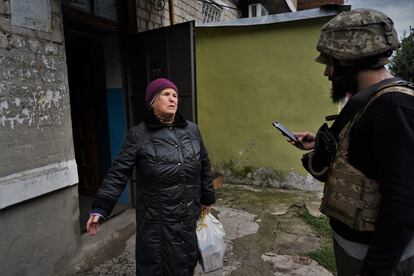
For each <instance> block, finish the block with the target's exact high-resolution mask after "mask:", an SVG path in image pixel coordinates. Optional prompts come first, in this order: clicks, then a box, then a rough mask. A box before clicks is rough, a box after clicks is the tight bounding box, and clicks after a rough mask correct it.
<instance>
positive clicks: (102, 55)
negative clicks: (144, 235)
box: [63, 8, 130, 232]
mask: <svg viewBox="0 0 414 276" xmlns="http://www.w3.org/2000/svg"><path fill="white" fill-rule="evenodd" d="M63 11H64V28H65V47H66V61H67V68H68V82H69V90H70V101H71V103H70V105H71V116H72V132H73V140H74V148H75V158H76V163H77V166H78V175H79V183H78V192H79V213H80V229H81V231H82V232H84V231H85V230H86V229H85V226H86V221H87V219H88V217H89V211H90V208H91V205H92V201H93V198H94V196H95V194H96V193H97V191H98V190H99V188H100V186H101V183H102V180H103V178H104V177H105V175H106V173H107V171H108V169H109V167H110V165H111V162H112V160H113V159H114V158H115V157H116V155H117V154H118V152H119V150H120V148H121V147H122V144H123V141H124V139H125V135H126V129H127V126H126V122H127V120H126V103H125V100H124V99H125V95H124V89H123V87H122V72H121V64H120V53H121V47H120V45H119V35H118V32H117V31H116V29H114V28H112V27H111V29H110V30H108V29H105V28H102V24H101V25H98V26H97V24H94V20H83V21H80V20H78V17H73V16H70V13H68V12H67V11H68V9H67V8H66V9H65V8H64V9H63ZM68 14H69V15H68ZM65 15H66V16H65ZM85 17H89V18H90V19H93V15H83V18H85ZM129 207H130V197H129V185H127V186H126V189H125V190H124V192H123V193H122V195H121V198H120V200H119V201H118V203H117V205H116V206H115V208H114V210H113V211H112V214H111V216H113V215H116V214H117V213H119V212H120V211H123V210H125V209H127V208H129Z"/></svg>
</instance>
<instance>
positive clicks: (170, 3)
mask: <svg viewBox="0 0 414 276" xmlns="http://www.w3.org/2000/svg"><path fill="white" fill-rule="evenodd" d="M168 6H169V7H170V25H174V24H175V21H174V0H168Z"/></svg>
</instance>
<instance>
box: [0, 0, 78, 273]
mask: <svg viewBox="0 0 414 276" xmlns="http://www.w3.org/2000/svg"><path fill="white" fill-rule="evenodd" d="M44 3H46V2H44ZM49 3H50V11H51V14H50V15H51V16H50V18H51V29H50V30H49V31H42V30H35V29H31V28H24V27H19V26H17V25H15V24H12V16H13V15H12V11H11V10H12V9H11V3H10V1H9V0H0V152H1V154H0V236H1V239H0V252H1V253H0V255H1V257H0V271H1V272H0V274H2V275H54V272H55V271H57V270H58V269H59V267H61V266H64V264H65V262H67V261H68V260H69V258H70V256H71V255H72V254H73V253H74V252H75V250H76V248H77V247H78V243H79V210H78V209H79V207H78V194H77V186H76V185H75V184H76V183H77V182H78V177H77V170H76V162H75V160H74V150H73V141H72V128H71V116H70V103H69V88H68V81H67V70H66V59H65V48H64V39H63V26H62V16H61V9H60V1H58V0H50V1H49Z"/></svg>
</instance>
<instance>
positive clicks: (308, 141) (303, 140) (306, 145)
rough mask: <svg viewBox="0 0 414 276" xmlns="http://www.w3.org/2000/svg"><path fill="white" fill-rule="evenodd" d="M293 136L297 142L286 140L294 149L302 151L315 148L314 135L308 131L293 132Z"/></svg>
mask: <svg viewBox="0 0 414 276" xmlns="http://www.w3.org/2000/svg"><path fill="white" fill-rule="evenodd" d="M293 134H295V135H296V137H298V140H299V142H293V141H290V140H288V141H289V142H290V143H291V144H292V145H294V146H295V147H297V148H299V149H302V150H311V149H313V148H314V147H315V135H314V134H313V133H311V132H309V131H303V132H294V133H293Z"/></svg>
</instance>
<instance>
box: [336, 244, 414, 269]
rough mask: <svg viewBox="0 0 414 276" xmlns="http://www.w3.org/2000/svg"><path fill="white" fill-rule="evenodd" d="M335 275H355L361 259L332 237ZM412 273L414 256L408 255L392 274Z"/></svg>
mask: <svg viewBox="0 0 414 276" xmlns="http://www.w3.org/2000/svg"><path fill="white" fill-rule="evenodd" d="M333 244H334V251H335V261H336V270H337V276H355V275H357V274H358V273H359V270H360V268H361V266H362V261H361V260H358V259H356V258H354V257H352V256H350V255H349V254H348V253H346V252H345V250H343V249H342V247H341V246H339V244H338V243H337V242H336V241H335V239H333ZM413 275H414V256H413V257H410V258H408V259H406V260H404V261H402V262H400V263H399V264H398V266H397V269H396V270H395V271H394V273H393V274H392V276H413Z"/></svg>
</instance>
